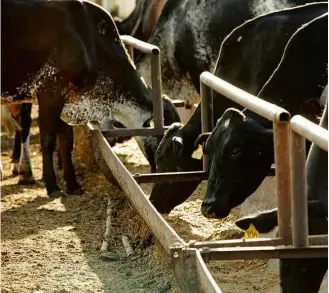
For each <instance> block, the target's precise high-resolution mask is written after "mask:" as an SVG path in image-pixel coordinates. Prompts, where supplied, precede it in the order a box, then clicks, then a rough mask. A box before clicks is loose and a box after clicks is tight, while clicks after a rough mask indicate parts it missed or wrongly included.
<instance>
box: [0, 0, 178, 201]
mask: <svg viewBox="0 0 329 293" xmlns="http://www.w3.org/2000/svg"><path fill="white" fill-rule="evenodd" d="M1 5H2V7H1V8H2V17H1V25H2V44H4V45H2V47H1V58H2V63H1V69H2V75H1V103H2V104H9V103H24V102H25V103H38V104H39V126H40V138H41V148H42V155H43V174H44V179H45V181H46V188H47V192H48V195H49V196H61V195H62V192H61V191H60V189H59V188H58V186H57V184H56V177H55V173H54V169H53V159H52V155H53V151H54V148H55V143H56V135H57V136H58V140H59V145H60V149H61V156H62V160H63V167H64V181H65V182H66V185H67V186H66V187H67V190H68V192H69V193H79V194H80V193H81V188H80V186H79V185H78V183H77V182H76V177H75V172H74V167H73V164H72V159H71V151H72V146H73V140H72V139H71V138H73V135H72V127H68V125H67V124H66V123H64V122H63V121H62V120H61V119H63V120H64V121H66V122H68V123H70V124H82V123H87V122H88V121H100V122H106V121H109V120H116V121H118V122H120V123H121V124H123V125H124V126H125V127H130V128H140V127H143V126H148V125H149V121H150V120H151V119H152V98H151V91H150V89H149V88H148V87H147V85H146V84H145V83H143V82H142V80H141V77H140V75H139V74H138V72H137V71H136V69H135V67H134V65H133V63H132V62H131V60H130V59H129V56H128V55H127V53H126V51H125V49H124V47H123V44H122V42H121V41H120V38H119V35H118V32H117V29H116V27H115V24H114V22H113V20H112V18H111V17H110V15H109V14H108V13H107V12H106V11H105V10H104V9H102V8H100V7H98V6H97V5H94V4H93V3H90V2H84V1H75V0H72V1H45V0H32V1H24V0H4V1H2V2H1ZM22 24H24V25H22ZM170 110H172V109H170ZM166 115H167V113H166V112H165V116H166ZM60 117H61V119H60Z"/></svg>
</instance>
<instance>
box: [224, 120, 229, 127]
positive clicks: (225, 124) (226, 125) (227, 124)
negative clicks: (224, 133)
mask: <svg viewBox="0 0 329 293" xmlns="http://www.w3.org/2000/svg"><path fill="white" fill-rule="evenodd" d="M229 125H230V119H226V121H225V122H224V127H226V128H227V127H228V126H229Z"/></svg>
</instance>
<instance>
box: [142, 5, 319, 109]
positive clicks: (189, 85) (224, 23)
mask: <svg viewBox="0 0 329 293" xmlns="http://www.w3.org/2000/svg"><path fill="white" fill-rule="evenodd" d="M312 2H320V1H314V0H284V1H283V0H268V1H267V0H266V1H264V0H167V2H166V3H165V5H164V7H163V8H162V12H161V15H160V18H159V20H158V22H157V24H156V26H155V29H154V31H153V33H152V35H151V37H150V38H149V39H148V42H149V43H151V44H154V45H157V46H158V47H159V48H160V50H161V68H162V87H163V92H164V93H165V94H167V95H168V96H169V97H170V98H171V99H179V100H185V101H187V102H189V103H191V104H192V103H194V102H198V101H199V98H198V95H199V87H200V84H199V83H200V82H199V76H200V74H201V73H202V72H203V71H210V70H212V69H213V68H214V67H215V64H216V60H217V57H218V52H219V50H220V47H221V44H222V41H223V40H224V38H225V37H226V36H227V35H228V34H229V33H230V32H231V31H232V30H233V29H234V28H236V27H237V26H239V25H241V24H243V23H244V22H245V21H247V20H249V19H252V18H254V17H256V16H258V15H261V14H264V13H268V12H271V11H275V10H279V9H283V8H287V7H293V6H296V5H303V4H306V3H312ZM150 66H151V64H150V58H149V57H148V56H141V58H140V59H138V60H136V67H137V69H138V71H139V72H140V73H141V75H142V76H143V78H144V79H145V80H146V82H147V83H148V84H151V70H150V68H151V67H150Z"/></svg>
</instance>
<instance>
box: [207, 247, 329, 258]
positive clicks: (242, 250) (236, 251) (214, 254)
mask: <svg viewBox="0 0 329 293" xmlns="http://www.w3.org/2000/svg"><path fill="white" fill-rule="evenodd" d="M201 253H203V252H201ZM204 255H205V259H206V260H239V259H282V258H327V257H328V246H327V245H321V246H309V247H301V248H294V247H288V246H281V247H274V246H262V247H223V248H212V249H209V250H208V249H207V250H205V251H204Z"/></svg>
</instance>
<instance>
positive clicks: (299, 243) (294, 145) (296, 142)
mask: <svg viewBox="0 0 329 293" xmlns="http://www.w3.org/2000/svg"><path fill="white" fill-rule="evenodd" d="M290 140H291V141H290V166H291V205H292V243H293V245H294V246H295V247H306V246H308V211H307V210H308V209H307V188H306V168H305V158H306V150H305V139H304V137H302V136H300V135H299V134H298V133H296V132H294V131H291V135H290Z"/></svg>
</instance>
